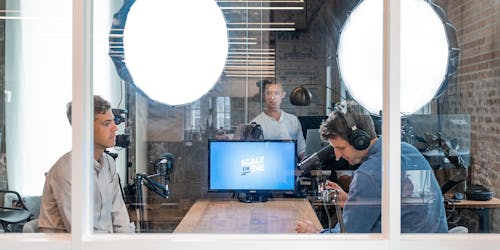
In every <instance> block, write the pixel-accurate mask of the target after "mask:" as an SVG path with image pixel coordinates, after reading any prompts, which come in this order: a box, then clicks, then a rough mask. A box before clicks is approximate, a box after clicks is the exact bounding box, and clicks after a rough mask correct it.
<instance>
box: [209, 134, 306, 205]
mask: <svg viewBox="0 0 500 250" xmlns="http://www.w3.org/2000/svg"><path fill="white" fill-rule="evenodd" d="M208 143H209V144H208V147H209V148H208V149H209V153H208V156H209V159H208V163H209V164H208V185H209V186H208V190H209V192H228V193H229V192H232V193H245V194H247V195H248V194H254V193H259V192H271V191H294V190H295V168H296V164H297V163H296V157H295V155H296V151H297V147H296V142H295V141H292V140H264V141H234V140H233V141H230V140H209V142H208ZM251 201H252V200H247V202H251ZM260 201H262V200H260Z"/></svg>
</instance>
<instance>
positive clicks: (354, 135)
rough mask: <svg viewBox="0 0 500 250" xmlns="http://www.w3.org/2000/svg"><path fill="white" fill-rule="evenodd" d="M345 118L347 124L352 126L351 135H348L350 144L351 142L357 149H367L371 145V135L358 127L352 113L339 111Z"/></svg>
mask: <svg viewBox="0 0 500 250" xmlns="http://www.w3.org/2000/svg"><path fill="white" fill-rule="evenodd" d="M338 113H339V114H341V116H342V118H344V120H345V122H346V123H347V126H348V127H349V128H350V133H349V136H348V137H347V139H348V141H349V144H351V145H352V146H353V147H354V148H355V149H357V150H365V149H367V148H368V146H370V136H369V135H368V133H366V132H365V131H364V130H362V129H358V128H357V127H356V123H355V122H354V119H353V118H352V116H351V114H350V113H348V112H346V113H343V112H341V111H339V112H338Z"/></svg>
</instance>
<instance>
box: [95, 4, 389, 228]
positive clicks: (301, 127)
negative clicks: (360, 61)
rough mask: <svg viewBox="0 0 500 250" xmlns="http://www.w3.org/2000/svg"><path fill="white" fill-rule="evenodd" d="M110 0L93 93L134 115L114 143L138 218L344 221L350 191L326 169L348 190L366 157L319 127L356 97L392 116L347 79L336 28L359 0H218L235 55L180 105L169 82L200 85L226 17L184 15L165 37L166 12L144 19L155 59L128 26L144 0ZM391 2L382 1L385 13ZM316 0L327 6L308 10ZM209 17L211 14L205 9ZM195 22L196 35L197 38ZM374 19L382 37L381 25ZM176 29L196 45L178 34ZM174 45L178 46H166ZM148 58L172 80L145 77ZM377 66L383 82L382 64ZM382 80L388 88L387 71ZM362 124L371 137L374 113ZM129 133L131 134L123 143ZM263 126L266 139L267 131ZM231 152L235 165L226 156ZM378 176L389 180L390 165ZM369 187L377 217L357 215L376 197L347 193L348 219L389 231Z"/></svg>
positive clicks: (248, 224) (175, 223)
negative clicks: (337, 144)
mask: <svg viewBox="0 0 500 250" xmlns="http://www.w3.org/2000/svg"><path fill="white" fill-rule="evenodd" d="M103 2H104V3H101V2H99V3H96V2H95V3H94V8H95V18H94V19H95V20H94V25H95V26H94V36H95V37H94V52H95V54H94V93H95V94H99V95H102V96H103V97H104V98H105V99H107V100H109V101H110V103H111V106H112V107H113V108H117V109H120V110H121V112H120V113H119V114H117V113H115V116H116V115H119V116H122V117H123V118H124V121H123V122H121V123H120V124H118V130H117V131H116V134H117V135H118V136H119V137H117V141H116V144H117V146H114V147H112V148H109V149H108V150H109V151H111V152H113V153H117V158H116V162H115V163H116V168H117V172H118V173H119V175H120V177H121V184H122V187H123V191H124V193H123V195H124V201H125V204H126V206H127V209H128V215H129V219H130V221H131V222H132V223H133V224H134V226H135V232H137V233H160V232H161V233H183V232H192V233H297V231H296V227H297V222H296V221H310V222H311V223H312V224H311V225H312V226H313V229H314V231H315V232H319V231H321V230H323V229H328V228H332V229H333V228H334V227H335V225H336V224H337V222H338V221H339V220H340V219H341V218H342V214H341V213H342V209H341V207H340V206H338V209H337V210H336V209H335V208H336V206H335V202H339V201H332V199H333V197H334V196H333V194H334V193H333V192H331V191H324V189H325V184H324V183H325V181H326V180H330V181H335V182H337V183H339V185H342V187H339V188H344V190H345V191H343V193H342V195H345V196H347V194H346V193H347V192H348V191H349V185H350V183H351V181H352V180H353V179H354V180H357V178H356V175H355V174H354V176H353V172H354V170H355V169H357V168H358V167H359V162H357V161H353V162H352V163H349V162H348V161H346V159H339V161H336V160H335V157H334V155H333V154H334V151H333V148H332V147H331V146H328V145H329V144H328V142H327V141H322V140H321V138H320V133H319V128H320V124H321V122H322V121H323V120H325V119H326V118H328V116H329V115H330V113H331V112H332V110H333V109H334V106H335V105H334V104H336V103H344V104H345V103H348V104H349V108H350V109H353V110H355V111H357V112H361V113H363V114H367V116H363V117H368V118H370V119H372V118H373V119H375V120H376V121H377V122H378V123H377V124H379V122H380V117H379V116H378V111H377V112H376V113H377V114H371V115H368V114H370V113H369V112H368V111H370V109H368V108H367V107H363V106H361V105H359V104H358V102H360V101H359V100H357V99H355V98H354V94H353V93H352V92H351V89H349V88H348V86H347V85H343V84H341V83H342V82H345V81H344V79H342V78H341V73H340V66H339V65H338V64H337V61H338V58H337V57H336V56H334V55H336V54H337V48H338V47H339V45H338V43H339V42H338V36H337V35H336V34H339V33H340V31H341V30H342V29H343V27H344V23H346V18H347V17H348V14H349V13H350V11H352V10H353V8H354V7H355V6H356V4H353V3H352V1H341V3H335V4H334V3H332V2H330V1H326V2H321V3H320V2H316V1H310V2H307V5H308V6H306V3H305V1H290V2H286V3H285V2H281V3H277V4H271V3H270V2H269V1H262V2H259V1H254V2H252V1H248V2H240V1H235V2H232V1H216V3H217V11H218V12H219V14H221V15H222V16H223V17H224V19H225V21H226V24H225V26H226V27H227V30H226V33H227V35H228V38H227V41H228V49H227V51H226V55H225V58H226V61H225V65H224V68H221V69H220V70H219V71H218V74H219V75H218V76H219V78H218V79H217V81H215V82H213V83H212V84H215V85H214V86H213V87H212V88H211V90H210V91H208V92H207V93H205V94H204V95H202V96H201V97H199V98H197V99H195V100H192V101H190V102H188V103H186V104H178V105H172V104H171V103H170V102H169V100H166V101H160V98H159V97H158V96H162V95H163V94H164V96H165V97H167V96H172V94H174V96H176V97H177V96H179V97H181V96H187V95H186V94H188V93H189V92H190V91H191V90H190V89H188V90H182V89H181V88H180V87H181V86H192V85H193V83H197V84H198V83H200V84H201V83H202V82H204V80H206V79H203V77H202V80H196V78H197V77H198V76H200V75H201V76H203V73H201V71H200V70H201V68H203V67H204V66H203V63H202V61H203V58H204V55H202V53H203V51H202V52H199V54H197V55H195V56H192V55H191V54H190V53H189V52H192V50H193V51H194V49H195V48H194V47H193V46H201V45H202V44H203V43H205V42H208V41H207V39H208V38H211V37H212V36H216V35H217V33H216V32H215V27H214V28H212V27H211V28H203V27H202V26H200V27H194V28H193V27H192V26H189V27H187V26H184V25H185V24H184V22H183V21H180V20H176V23H178V26H179V27H184V28H183V29H180V30H177V29H175V30H174V29H173V28H172V30H168V32H166V34H167V37H166V38H163V39H164V40H162V41H156V40H155V39H156V38H155V35H154V34H155V33H156V31H157V30H156V29H155V28H153V24H151V23H149V24H144V25H143V26H142V29H144V30H148V31H149V32H150V34H149V35H148V34H147V36H150V39H149V40H148V41H149V42H148V43H147V44H143V45H142V46H143V47H142V48H143V49H145V48H146V47H148V48H149V47H153V48H155V51H156V52H158V53H156V52H155V53H152V52H151V53H146V52H144V53H145V54H146V55H147V56H148V58H147V60H144V61H141V62H140V63H138V62H135V63H132V60H133V58H134V57H128V55H130V53H128V52H129V51H131V50H130V48H129V46H133V45H132V44H133V42H128V41H132V38H130V37H131V36H133V35H134V32H132V33H128V32H131V31H127V29H128V28H129V27H131V26H129V25H132V24H131V23H132V22H134V17H133V16H134V15H135V14H131V13H132V12H134V11H140V10H141V9H142V8H143V7H144V6H141V7H139V6H140V5H142V4H144V3H142V2H141V3H139V2H135V3H128V2H126V3H125V4H124V5H121V4H119V3H115V2H114V1H109V2H106V1H103ZM205 2H206V1H205ZM149 3H155V4H160V3H163V2H162V1H149ZM270 7H272V8H270ZM379 7H380V8H379V9H378V10H376V11H377V13H376V15H377V16H378V17H377V18H379V19H380V20H382V19H381V18H382V9H381V6H379ZM189 8H190V10H192V9H191V8H193V5H192V4H191V5H190V7H189ZM208 8H209V7H207V10H208ZM157 9H160V10H162V11H163V12H165V13H166V12H168V11H170V9H171V8H165V7H161V6H160V5H158V6H157ZM311 10H314V11H315V13H316V14H315V16H316V18H313V19H309V18H310V16H309V14H308V13H307V12H308V11H311ZM176 11H179V10H176ZM193 11H194V10H193ZM182 13H183V16H184V17H183V18H182V20H195V19H196V20H198V18H199V17H198V16H190V15H194V14H193V13H194V12H193V13H191V11H187V12H182ZM149 15H151V16H153V17H151V18H152V19H153V18H154V17H155V16H156V15H159V14H155V13H153V12H148V13H146V14H142V16H143V17H144V16H148V18H149ZM164 15H165V14H162V15H159V16H160V17H161V16H164ZM125 17H126V18H127V19H126V25H125V23H124V22H125ZM202 17H203V18H204V20H206V21H208V20H209V19H210V17H209V16H208V14H206V13H205V14H203V16H202ZM113 18H114V19H113ZM325 20H328V21H325ZM161 21H162V20H161V19H159V20H158V22H161ZM380 23H382V22H380ZM166 25H167V26H169V27H172V25H170V24H166ZM164 26H165V25H164ZM332 27H333V30H332ZM130 30H132V29H130ZM206 30H208V31H210V32H209V33H207V34H205V33H204V32H206ZM377 32H378V34H377ZM186 33H195V34H197V37H195V38H187V34H186ZM375 33H376V34H377V36H378V37H379V38H378V39H380V41H379V42H377V43H376V45H377V46H378V49H380V51H381V49H382V46H381V39H382V37H381V34H382V32H381V27H380V29H379V30H378V31H375ZM158 39H160V38H159V37H158ZM190 39H191V40H190ZM173 40H181V41H183V43H184V44H192V43H194V44H195V45H190V46H191V47H187V48H182V47H181V45H183V44H180V45H179V46H172V45H166V44H167V43H170V42H172V41H173ZM154 41H156V42H154ZM173 48H174V49H175V50H176V51H183V53H184V57H189V65H188V66H189V72H188V73H186V74H183V75H182V77H181V78H179V79H176V78H175V77H174V73H177V72H174V71H173V68H175V67H174V66H178V65H181V64H182V63H183V62H184V61H183V60H184V58H180V59H175V61H173V58H174V57H175V56H176V55H175V54H174V51H171V50H172V49H173ZM163 50H166V51H171V52H169V53H172V54H170V55H169V56H165V57H162V56H159V55H160V54H161V53H160V52H164V51H163ZM197 53H198V52H197ZM125 62H126V63H125ZM138 64H139V65H143V66H147V67H146V68H148V69H149V70H150V71H149V72H150V73H161V74H162V75H160V77H158V78H154V79H153V80H151V81H153V82H155V84H156V85H158V86H163V87H165V86H167V88H166V89H164V90H160V89H158V90H156V92H155V93H149V92H148V89H147V88H145V87H144V88H143V80H141V78H139V77H135V76H136V74H139V73H138V71H137V70H135V66H133V65H138ZM174 64H175V65H174ZM351 67H352V64H351ZM371 67H373V68H374V69H371V70H373V71H376V70H381V68H382V67H381V65H380V64H376V65H374V66H371ZM372 77H374V79H377V81H379V82H380V83H381V74H378V75H377V74H374V75H372ZM379 78H380V79H379ZM276 83H277V84H276ZM194 88H197V87H196V85H195V86H192V87H191V89H192V90H194ZM375 89H377V91H378V92H380V93H381V85H380V86H379V87H378V88H377V87H376V88H375ZM158 94H159V95H158ZM376 98H377V97H376ZM376 98H375V99H376ZM378 98H379V99H380V100H381V98H382V97H381V96H380V97H378ZM380 100H379V101H380ZM252 122H255V123H254V124H252ZM360 127H361V128H363V126H362V125H360ZM378 128H379V127H378ZM363 129H366V130H368V132H369V133H371V134H370V139H369V140H368V141H369V142H371V139H374V138H375V137H376V136H377V134H375V133H376V132H375V128H374V127H373V125H371V127H370V128H363ZM378 135H380V133H379V134H378ZM118 138H124V140H126V141H127V142H129V144H120V145H118V144H119V143H118ZM262 140H265V141H266V142H265V143H264V144H261V143H262ZM271 140H272V141H271ZM290 142H291V143H292V144H291V145H293V147H290ZM218 143H221V144H220V145H219V144H218ZM219 147H220V148H219ZM235 150H236V151H235ZM358 151H360V152H361V151H362V152H363V153H366V151H367V150H358ZM318 155H321V156H320V159H317V156H318ZM339 158H340V157H339ZM344 158H348V156H344ZM284 159H288V160H284ZM379 160H380V159H379ZM301 161H303V162H302V163H301V164H300V166H297V163H299V162H301ZM220 162H225V163H224V164H225V165H223V166H222V168H217V166H221V165H220V164H219V163H220ZM233 162H234V163H233ZM218 164H219V165H218ZM378 164H379V165H380V163H378ZM217 169H222V171H220V172H216V170H217ZM229 169H232V170H234V171H229ZM336 170H337V171H336ZM379 172H380V171H379ZM230 174H233V175H230ZM252 178H253V179H252ZM248 179H251V180H254V181H249V180H248ZM219 180H224V181H222V182H220V181H219ZM266 180H267V182H266ZM217 181H219V182H217ZM216 183H221V185H220V186H216ZM376 185H378V186H377V187H378V190H380V185H381V183H380V177H379V181H378V183H377V184H376ZM372 190H375V189H372ZM342 198H344V196H342ZM353 199H354V198H353ZM366 199H367V201H369V202H370V204H369V205H368V209H371V210H370V211H372V212H373V214H372V216H373V217H374V218H375V220H374V221H372V224H370V225H364V226H363V227H356V226H353V225H355V223H354V222H353V221H352V220H353V218H356V217H357V215H356V214H357V213H358V214H359V212H360V211H361V210H363V209H365V208H366V204H363V205H361V206H357V204H355V203H354V202H353V203H348V205H347V207H348V209H347V214H350V217H349V216H348V217H346V219H345V224H346V228H348V229H350V230H348V231H347V232H380V221H379V220H376V218H377V217H380V216H379V215H380V192H378V193H377V194H375V196H369V197H366ZM240 200H241V201H245V202H241V201H240ZM247 202H248V203H256V202H261V204H262V207H261V208H260V209H253V208H252V207H253V205H252V204H247ZM259 207H260V205H259ZM349 211H352V212H349ZM363 213H364V212H363ZM365 214H366V213H365ZM242 218H247V220H246V219H242ZM277 218H278V219H277Z"/></svg>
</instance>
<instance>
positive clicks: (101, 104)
mask: <svg viewBox="0 0 500 250" xmlns="http://www.w3.org/2000/svg"><path fill="white" fill-rule="evenodd" d="M71 106H72V105H71V102H69V103H68V104H67V105H66V116H67V117H68V121H69V124H71ZM110 109H111V103H109V102H108V101H106V100H105V99H104V98H102V97H101V96H99V95H94V117H95V115H96V114H105V113H106V112H108V111H109V110H110Z"/></svg>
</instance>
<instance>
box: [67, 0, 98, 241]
mask: <svg viewBox="0 0 500 250" xmlns="http://www.w3.org/2000/svg"><path fill="white" fill-rule="evenodd" d="M92 9H93V1H92V0H73V26H72V27H73V79H72V80H73V90H72V93H73V94H72V102H73V103H72V129H73V131H72V136H73V137H72V155H71V156H72V160H71V164H72V175H71V181H72V185H71V249H83V242H84V240H85V239H87V238H88V236H89V235H90V234H91V228H92V225H91V223H92V221H93V220H92V219H91V218H92V216H91V213H92V211H93V210H92V209H91V204H93V202H92V196H91V193H92V185H91V184H92V176H91V171H90V170H91V169H92V167H93V161H92V159H93V153H92V152H93V140H94V138H93V113H94V112H93V85H92V77H93V73H92V15H93V13H92Z"/></svg>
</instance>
